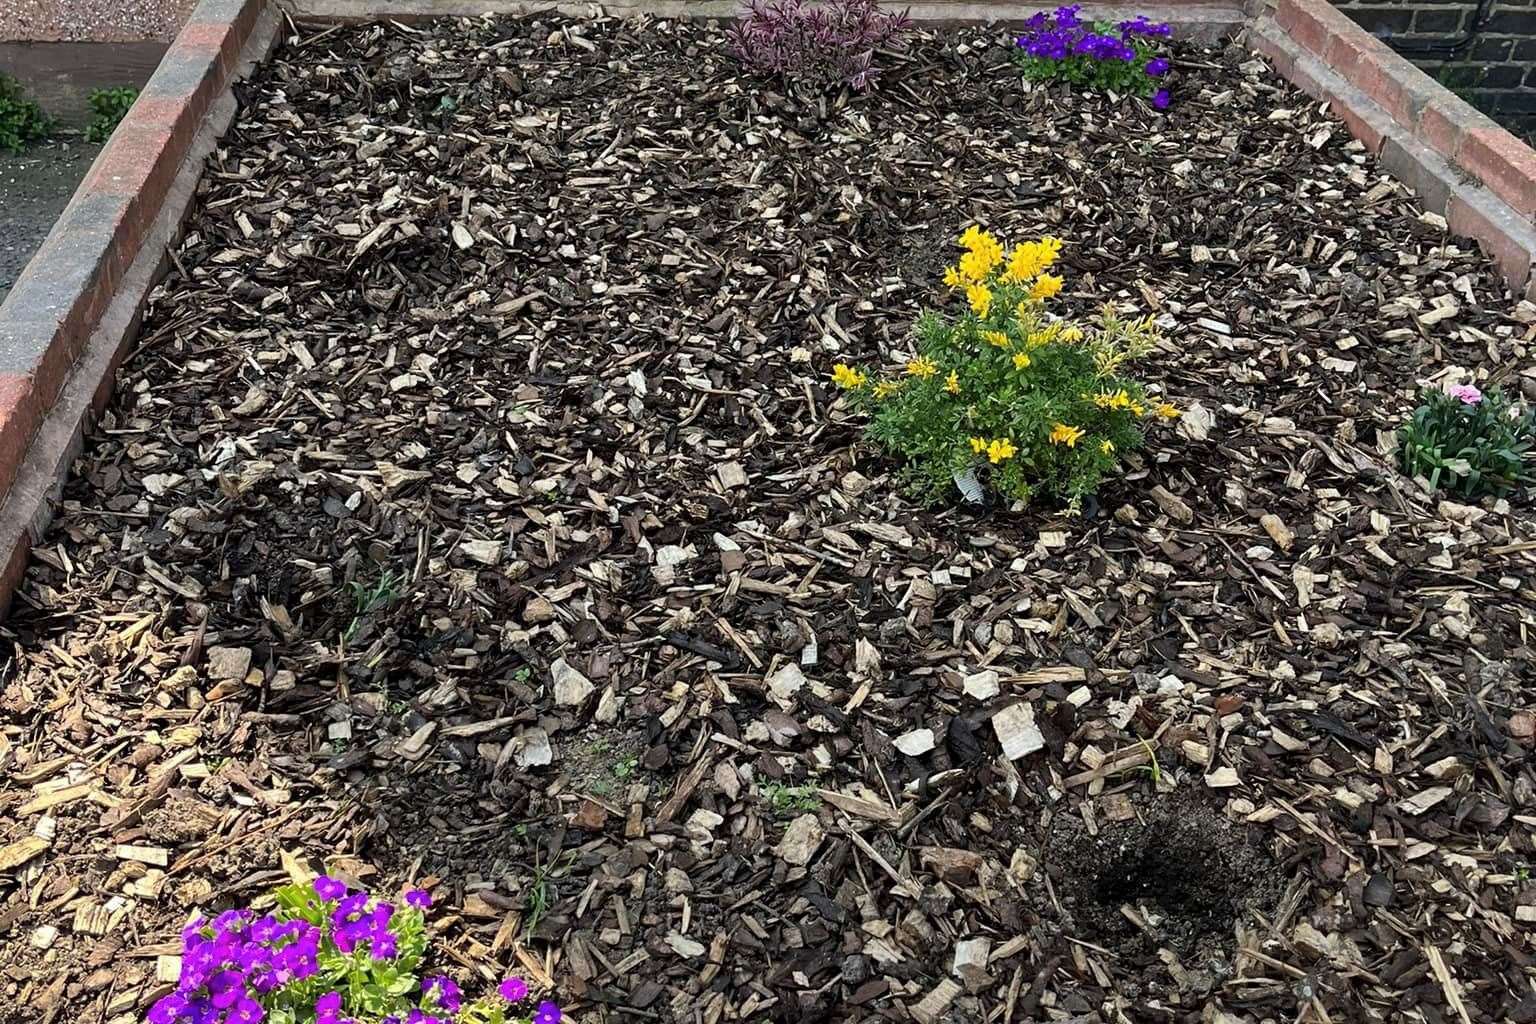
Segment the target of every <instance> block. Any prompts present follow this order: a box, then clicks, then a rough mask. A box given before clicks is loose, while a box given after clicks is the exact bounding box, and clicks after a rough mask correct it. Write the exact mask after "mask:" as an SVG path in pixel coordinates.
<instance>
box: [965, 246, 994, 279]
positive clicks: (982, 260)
mask: <svg viewBox="0 0 1536 1024" xmlns="http://www.w3.org/2000/svg"><path fill="white" fill-rule="evenodd" d="M996 265H997V264H995V263H994V262H993V261H992V259H991V257H990V256H989V255H988V254H987V253H984V252H968V253H966V254H965V255H963V256H961V257H960V279H961V280H962V281H968V282H973V283H980V282H982V281H985V280H986V279H987V275H988V274H990V273H992V268H993V267H994V266H996Z"/></svg>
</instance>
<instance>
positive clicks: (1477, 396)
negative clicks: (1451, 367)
mask: <svg viewBox="0 0 1536 1024" xmlns="http://www.w3.org/2000/svg"><path fill="white" fill-rule="evenodd" d="M1445 393H1446V394H1448V395H1450V396H1451V397H1452V398H1458V399H1460V400H1461V402H1462V404H1463V405H1476V404H1477V403H1479V402H1481V401H1482V400H1483V393H1482V392H1481V391H1479V390H1477V385H1475V384H1452V385H1451V386H1450V387H1448V388H1446V389H1445Z"/></svg>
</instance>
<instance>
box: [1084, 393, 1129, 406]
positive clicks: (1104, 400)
mask: <svg viewBox="0 0 1536 1024" xmlns="http://www.w3.org/2000/svg"><path fill="white" fill-rule="evenodd" d="M1093 404H1094V405H1096V406H1098V407H1099V408H1100V409H1129V408H1130V407H1131V396H1130V395H1128V394H1126V392H1125V388H1121V389H1120V390H1119V391H1111V392H1107V393H1106V392H1102V391H1101V392H1100V393H1098V394H1096V395H1094V396H1093Z"/></svg>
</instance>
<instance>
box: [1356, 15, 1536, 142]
mask: <svg viewBox="0 0 1536 1024" xmlns="http://www.w3.org/2000/svg"><path fill="white" fill-rule="evenodd" d="M1334 5H1335V6H1336V7H1338V8H1339V9H1340V10H1341V11H1343V12H1344V13H1345V14H1348V15H1349V16H1350V18H1352V19H1354V21H1355V22H1356V23H1357V24H1359V25H1360V26H1361V27H1362V28H1364V29H1365V30H1366V31H1368V32H1370V33H1372V34H1373V35H1375V36H1377V37H1378V38H1380V39H1382V40H1383V41H1384V42H1386V43H1387V44H1388V45H1390V46H1391V47H1392V48H1393V49H1395V50H1397V51H1398V52H1399V53H1401V54H1402V55H1403V56H1405V57H1407V58H1408V59H1410V60H1412V61H1413V62H1414V63H1415V64H1417V65H1418V66H1419V67H1421V68H1423V69H1424V70H1425V71H1426V72H1427V73H1428V74H1429V75H1430V76H1431V77H1432V78H1434V79H1435V80H1437V81H1438V82H1440V84H1442V85H1444V86H1445V87H1446V88H1447V89H1450V90H1451V91H1452V92H1454V93H1456V94H1457V95H1458V96H1461V97H1462V98H1464V99H1466V100H1467V101H1468V102H1470V103H1471V104H1472V105H1473V106H1475V107H1477V108H1478V109H1480V110H1482V111H1484V112H1485V113H1488V114H1490V115H1492V116H1493V117H1495V118H1496V119H1498V120H1499V121H1500V122H1502V123H1503V124H1505V125H1506V126H1507V127H1508V128H1509V129H1510V130H1511V131H1513V132H1515V133H1516V134H1517V135H1520V136H1522V137H1524V138H1526V139H1527V141H1529V140H1531V139H1532V138H1533V137H1536V0H1334Z"/></svg>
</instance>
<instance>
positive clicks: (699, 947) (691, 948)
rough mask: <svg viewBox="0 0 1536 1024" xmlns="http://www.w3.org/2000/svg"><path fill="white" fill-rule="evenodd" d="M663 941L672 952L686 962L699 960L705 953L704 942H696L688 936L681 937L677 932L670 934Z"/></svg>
mask: <svg viewBox="0 0 1536 1024" xmlns="http://www.w3.org/2000/svg"><path fill="white" fill-rule="evenodd" d="M662 941H663V942H665V943H666V944H667V945H668V946H670V947H672V952H674V953H676V954H677V955H678V956H680V957H683V958H684V959H686V960H697V959H698V958H699V957H701V956H703V955H704V952H705V949H704V944H703V943H702V942H695V941H694V940H693V939H690V938H688V937H687V936H686V935H680V934H678V933H677V932H670V933H668V935H667V937H666V938H665V939H663V940H662Z"/></svg>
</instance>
